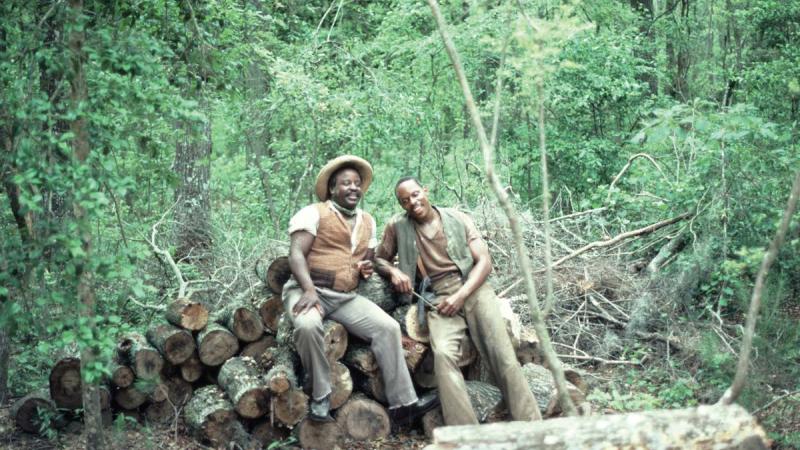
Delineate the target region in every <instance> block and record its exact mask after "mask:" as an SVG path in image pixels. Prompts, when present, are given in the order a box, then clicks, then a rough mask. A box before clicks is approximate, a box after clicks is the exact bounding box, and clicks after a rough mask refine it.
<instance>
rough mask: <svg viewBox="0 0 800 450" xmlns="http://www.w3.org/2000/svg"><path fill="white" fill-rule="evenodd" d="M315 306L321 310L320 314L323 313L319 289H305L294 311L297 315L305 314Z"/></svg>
mask: <svg viewBox="0 0 800 450" xmlns="http://www.w3.org/2000/svg"><path fill="white" fill-rule="evenodd" d="M314 308H316V309H317V311H319V314H320V315H322V305H321V304H320V302H319V295H317V291H316V290H312V291H303V295H301V296H300V300H298V301H297V303H295V305H294V308H292V313H293V314H294V315H295V316H298V315H300V314H305V313H307V312H308V311H311V310H312V309H314Z"/></svg>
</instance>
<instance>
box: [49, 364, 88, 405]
mask: <svg viewBox="0 0 800 450" xmlns="http://www.w3.org/2000/svg"><path fill="white" fill-rule="evenodd" d="M81 395H82V393H81V361H80V359H78V358H63V359H61V360H59V361H58V362H57V363H56V364H55V366H53V370H51V371H50V398H52V399H53V401H54V402H55V404H56V406H57V407H59V408H64V409H78V408H80V407H81V405H82V404H83V398H82V397H81Z"/></svg>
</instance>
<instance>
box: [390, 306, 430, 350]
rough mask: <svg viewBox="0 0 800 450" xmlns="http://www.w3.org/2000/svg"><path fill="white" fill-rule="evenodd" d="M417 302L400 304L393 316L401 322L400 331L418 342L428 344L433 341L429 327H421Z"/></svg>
mask: <svg viewBox="0 0 800 450" xmlns="http://www.w3.org/2000/svg"><path fill="white" fill-rule="evenodd" d="M417 317H418V316H417V304H416V303H413V304H411V305H402V306H398V307H397V309H395V310H394V312H392V318H394V320H396V321H397V323H399V324H400V331H401V332H402V333H403V334H405V335H406V336H408V337H410V338H411V339H414V340H415V341H417V342H422V343H424V344H427V343H429V342H430V341H431V338H430V336H429V334H428V329H427V328H421V327H420V326H419V323H418V321H417Z"/></svg>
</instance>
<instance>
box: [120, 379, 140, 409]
mask: <svg viewBox="0 0 800 450" xmlns="http://www.w3.org/2000/svg"><path fill="white" fill-rule="evenodd" d="M146 401H147V394H145V393H144V392H142V391H140V390H139V389H138V388H137V387H136V385H135V384H134V385H131V386H128V387H126V388H122V389H118V390H117V391H116V392H115V393H114V402H115V403H116V404H117V405H119V407H120V408H122V409H126V410H133V409H136V408H138V407H140V406H142V405H143V404H144V403H145V402H146Z"/></svg>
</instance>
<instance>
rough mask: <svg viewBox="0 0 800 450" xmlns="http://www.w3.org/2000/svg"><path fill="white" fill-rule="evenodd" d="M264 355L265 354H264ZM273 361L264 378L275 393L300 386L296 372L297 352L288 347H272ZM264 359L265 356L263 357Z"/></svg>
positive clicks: (281, 392)
mask: <svg viewBox="0 0 800 450" xmlns="http://www.w3.org/2000/svg"><path fill="white" fill-rule="evenodd" d="M262 356H263V355H262ZM271 357H272V362H271V364H270V365H268V366H265V367H268V370H267V373H266V374H265V375H264V380H265V382H266V384H267V386H268V387H269V390H270V392H272V393H273V394H283V393H284V392H287V391H289V390H290V389H294V388H296V387H298V378H297V373H296V372H295V367H297V364H296V363H295V359H296V354H295V353H294V352H292V350H290V349H289V348H288V347H284V346H280V347H275V348H273V349H272V353H271ZM262 360H263V358H262Z"/></svg>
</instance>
